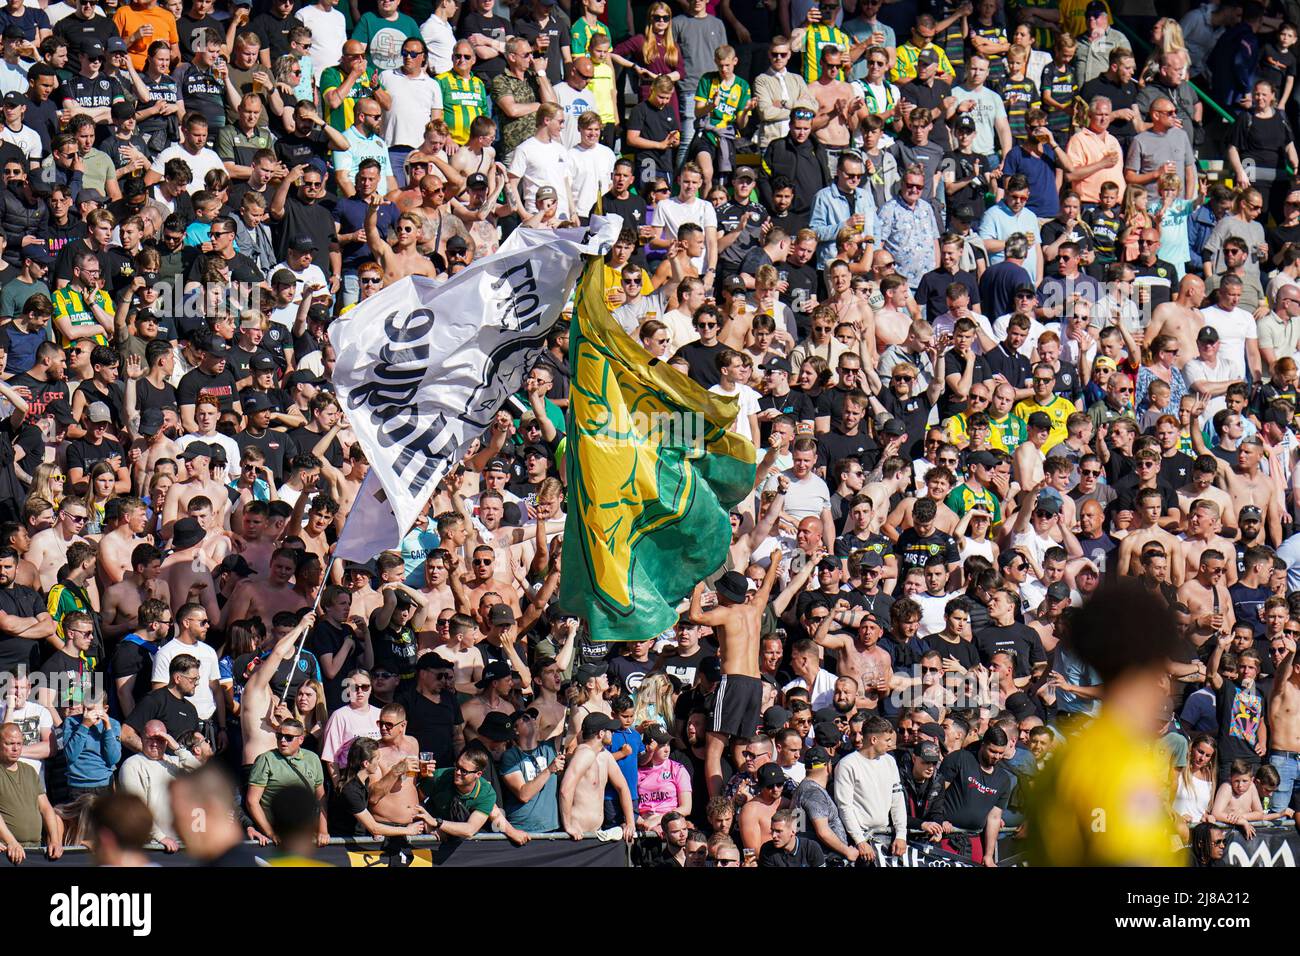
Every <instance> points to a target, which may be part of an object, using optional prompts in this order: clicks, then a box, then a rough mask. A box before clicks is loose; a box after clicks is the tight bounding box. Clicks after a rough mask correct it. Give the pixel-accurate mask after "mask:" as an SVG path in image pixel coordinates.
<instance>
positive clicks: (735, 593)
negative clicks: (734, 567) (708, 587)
mask: <svg viewBox="0 0 1300 956" xmlns="http://www.w3.org/2000/svg"><path fill="white" fill-rule="evenodd" d="M714 590H715V591H717V592H718V594H719V595H721V596H722V597H724V598H726V599H727V600H728V601H730V602H731V603H732V604H740V603H742V602H743V601H744V600H745V595H747V594H748V593H749V579H748V578H746V577H745V576H744V575H743V574H741V573H740V572H739V571H728V572H727V573H726V574H724V575H723V576H722V577H720V578H718V583H717V584H716V585H714Z"/></svg>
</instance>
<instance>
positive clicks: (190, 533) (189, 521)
mask: <svg viewBox="0 0 1300 956" xmlns="http://www.w3.org/2000/svg"><path fill="white" fill-rule="evenodd" d="M203 538H204V531H203V529H202V528H201V527H200V526H199V519H198V518H188V517H187V518H182V519H181V520H180V521H177V522H176V523H175V524H174V525H172V547H173V548H175V549H176V550H177V551H183V550H185V549H186V548H192V547H194V546H195V545H196V544H198V543H199V542H200V541H202V540H203Z"/></svg>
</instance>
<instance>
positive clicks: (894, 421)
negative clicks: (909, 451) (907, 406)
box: [881, 418, 907, 435]
mask: <svg viewBox="0 0 1300 956" xmlns="http://www.w3.org/2000/svg"><path fill="white" fill-rule="evenodd" d="M881 430H882V431H883V432H884V433H885V434H886V435H906V434H907V425H906V424H905V423H904V422H903V420H902V419H901V418H891V419H890V420H889V421H887V422H885V424H884V427H883V428H882V429H881Z"/></svg>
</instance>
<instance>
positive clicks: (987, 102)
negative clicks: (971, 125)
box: [952, 86, 1033, 272]
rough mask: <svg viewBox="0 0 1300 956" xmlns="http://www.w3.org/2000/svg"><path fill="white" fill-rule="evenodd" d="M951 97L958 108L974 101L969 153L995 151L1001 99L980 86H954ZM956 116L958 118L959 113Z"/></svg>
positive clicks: (1004, 113)
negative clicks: (969, 88) (975, 87)
mask: <svg viewBox="0 0 1300 956" xmlns="http://www.w3.org/2000/svg"><path fill="white" fill-rule="evenodd" d="M952 97H953V99H955V100H956V101H957V104H958V105H959V106H960V105H961V103H962V102H963V101H964V100H974V101H975V108H974V109H973V110H971V111H970V112H969V114H967V115H969V116H970V117H971V118H972V119H973V120H975V142H974V143H973V144H972V145H971V151H972V152H975V153H978V154H979V155H980V156H987V155H988V154H989V153H991V152H993V151H994V150H996V149H997V148H998V137H997V128H996V124H997V121H998V119H999V118H1001V119H1006V118H1007V108H1006V106H1005V105H1004V104H1003V102H1002V97H1000V96H998V94H996V93H994V92H993V91H992V90H990V89H989V88H988V87H987V86H981V87H980V88H979V89H978V90H968V89H966V88H965V87H964V86H955V87H953V90H952ZM957 115H958V116H960V115H961V113H958V114H957ZM1026 268H1028V267H1027V266H1026ZM1030 271H1031V272H1032V271H1033V270H1030Z"/></svg>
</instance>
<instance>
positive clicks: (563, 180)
mask: <svg viewBox="0 0 1300 956" xmlns="http://www.w3.org/2000/svg"><path fill="white" fill-rule="evenodd" d="M509 172H510V175H512V176H518V177H519V179H520V183H519V185H520V194H519V198H520V199H522V200H523V203H524V208H525V209H527V210H528V211H529V212H536V211H537V204H536V203H535V202H534V201H533V200H534V197H536V195H537V190H538V189H540V188H541V187H543V186H552V187H554V188H555V195H556V199H557V200H558V211H557V215H558V216H559V218H560V219H569V218H571V211H570V209H569V185H570V183H572V181H573V166H572V164H571V163H570V162H569V151H568V150H567V149H565V148H564V147H563V146H562V145H561V144H560V143H558V142H555V141H551V142H549V143H543V142H542V141H541V140H540V139H538V138H537V137H536V136H530V137H528V139H526V140H524V141H523V142H522V143H520V144H519V145H518V146H516V147H515V151H514V153H513V154H512V155H511V157H510V169H509Z"/></svg>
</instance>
